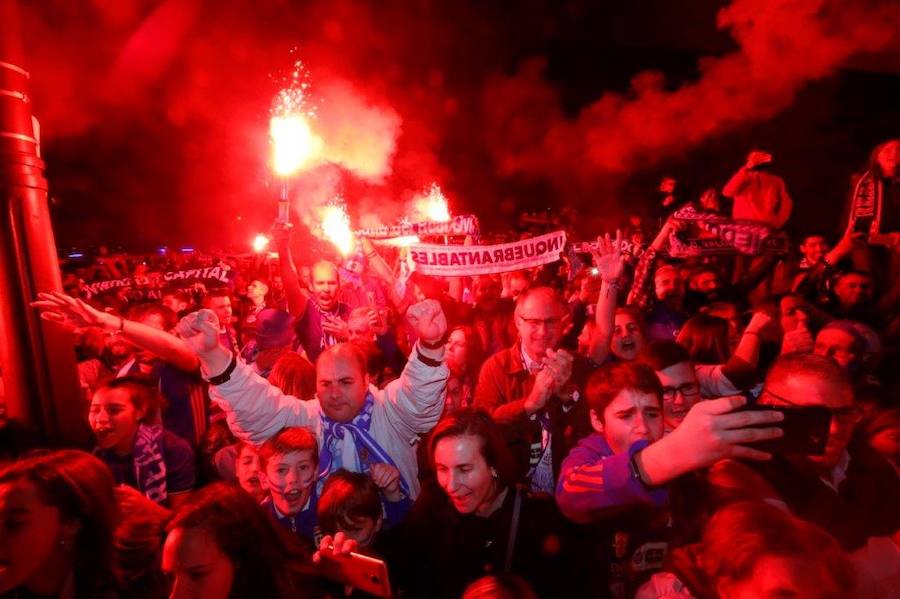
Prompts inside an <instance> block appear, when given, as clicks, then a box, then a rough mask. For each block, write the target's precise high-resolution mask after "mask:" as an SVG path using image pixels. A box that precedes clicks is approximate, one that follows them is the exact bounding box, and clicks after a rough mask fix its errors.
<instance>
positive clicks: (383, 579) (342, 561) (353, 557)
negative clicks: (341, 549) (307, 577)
mask: <svg viewBox="0 0 900 599" xmlns="http://www.w3.org/2000/svg"><path fill="white" fill-rule="evenodd" d="M319 571H320V572H321V573H322V574H323V575H324V576H325V577H326V578H330V579H331V580H335V581H337V582H340V583H342V584H344V585H347V586H351V587H353V588H355V589H359V590H360V591H363V592H366V593H369V594H370V595H374V596H376V597H390V596H391V583H390V579H389V578H388V570H387V564H385V563H384V561H382V560H380V559H375V558H373V557H369V556H368V555H362V554H360V553H350V554H349V555H344V556H340V557H330V556H328V555H325V554H323V556H322V560H321V561H320V562H319Z"/></svg>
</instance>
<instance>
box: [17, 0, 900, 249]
mask: <svg viewBox="0 0 900 599" xmlns="http://www.w3.org/2000/svg"><path fill="white" fill-rule="evenodd" d="M525 4H526V5H527V6H532V7H533V6H534V5H540V6H543V9H542V10H544V12H551V11H555V10H556V7H555V5H554V3H550V2H547V3H544V4H541V2H540V1H539V0H528V1H526V3H525ZM572 4H573V5H577V4H579V3H578V2H577V1H576V2H574V3H572ZM885 4H886V5H889V6H893V5H894V4H895V3H890V4H888V3H885ZM20 5H21V7H22V10H23V12H24V16H25V29H26V30H25V32H24V33H25V35H24V37H25V40H24V41H25V47H26V51H27V53H28V54H29V58H30V66H31V67H32V71H33V74H34V77H33V78H32V85H33V89H32V92H33V95H34V100H35V101H34V106H35V112H36V114H37V116H38V117H39V118H40V119H41V122H42V125H43V127H42V131H43V135H44V146H45V149H46V150H47V151H46V152H45V156H46V157H47V159H48V162H49V171H48V172H49V175H50V179H51V185H52V186H53V187H52V191H53V192H54V193H55V194H57V195H59V196H60V199H61V200H62V208H61V209H60V210H62V211H63V213H64V214H65V218H67V219H71V218H74V217H77V216H83V217H84V222H83V225H85V226H86V225H88V224H92V223H89V222H88V221H89V219H90V218H93V215H91V214H82V215H79V214H78V212H79V210H78V208H79V207H80V206H79V205H78V202H79V201H80V202H81V203H82V204H81V205H83V206H84V207H85V208H86V209H87V210H84V209H82V210H81V212H88V211H89V210H90V208H89V207H90V206H94V205H97V206H103V207H104V208H103V209H104V210H106V211H108V212H107V214H105V215H104V223H101V224H100V225H96V228H94V229H93V230H92V232H91V238H89V239H84V241H86V242H89V243H98V242H101V241H103V236H104V235H105V236H115V235H120V236H121V232H122V231H129V230H138V231H143V232H144V234H145V235H146V236H148V237H149V236H151V235H156V234H157V232H156V231H155V228H158V229H159V231H160V232H159V235H160V236H162V235H163V234H166V235H169V234H171V235H173V236H174V237H175V239H178V238H179V235H180V239H181V240H182V241H183V242H185V243H198V244H202V243H204V242H205V241H209V240H212V239H217V240H218V239H219V238H220V237H221V236H222V232H223V231H225V232H227V233H228V234H229V235H231V236H233V237H234V238H235V239H236V240H238V241H239V240H243V239H247V238H250V237H252V234H253V233H256V232H257V231H258V230H260V229H261V228H262V227H264V226H266V225H267V224H268V223H270V222H271V220H272V219H273V218H274V214H275V197H276V195H277V194H276V192H275V189H273V188H272V187H270V186H269V184H270V183H271V181H272V177H271V173H270V169H269V165H268V157H269V148H268V135H267V131H268V118H269V113H268V110H269V106H270V102H271V100H272V97H273V95H274V93H275V92H276V91H277V85H275V84H274V82H273V80H272V78H271V77H270V75H271V74H273V73H275V72H277V71H278V70H279V69H280V68H283V67H285V66H287V65H289V63H290V62H291V60H292V57H291V55H290V50H291V48H293V47H297V48H298V54H297V57H299V58H301V59H302V60H303V61H304V63H305V64H306V65H307V66H308V68H309V70H310V72H311V74H312V84H313V86H314V93H318V94H320V97H321V100H322V104H321V105H320V107H319V114H320V125H321V126H322V127H323V128H324V129H326V130H327V131H328V135H330V136H331V138H332V139H333V140H336V141H335V142H334V144H335V145H334V146H333V147H336V148H338V149H337V150H336V151H334V152H333V154H332V155H330V156H329V158H330V159H331V162H332V163H333V165H330V166H325V167H321V168H320V169H315V170H314V172H313V173H311V174H310V176H309V180H308V181H303V182H301V183H300V184H299V185H298V189H297V191H296V198H295V200H296V203H297V204H298V205H299V206H300V207H303V206H307V207H310V206H313V205H316V204H317V203H318V202H319V201H321V200H323V199H326V200H327V199H330V198H329V197H328V196H331V195H333V193H336V192H338V191H340V192H341V193H342V194H343V196H344V198H346V199H347V201H348V203H349V212H350V214H351V217H352V218H353V219H354V221H355V222H354V223H353V224H354V226H359V225H360V224H372V221H373V220H374V219H375V217H377V218H378V219H380V220H382V221H389V220H392V219H393V218H395V217H398V216H401V215H403V214H405V213H406V211H407V206H408V204H409V202H410V200H412V199H413V197H414V195H415V194H417V193H421V191H422V190H423V189H426V188H427V187H428V186H429V185H430V184H431V183H432V182H433V181H434V182H437V183H438V184H439V185H440V186H441V187H442V188H443V190H444V191H445V193H446V194H447V195H448V197H450V198H451V206H452V208H453V209H454V210H455V211H456V212H460V211H461V210H464V209H465V208H466V207H469V209H474V210H476V211H479V212H480V213H481V215H482V216H484V217H486V218H487V217H490V216H493V217H495V218H498V217H499V218H503V217H504V216H505V215H506V214H508V213H510V212H512V211H513V209H514V208H515V206H516V201H517V200H519V199H521V198H520V196H519V194H520V193H521V192H520V189H519V188H517V187H516V185H518V184H519V183H520V182H522V181H538V182H544V181H546V182H550V183H552V185H553V188H552V189H551V188H549V187H548V188H547V189H546V191H547V195H546V197H547V200H548V201H547V204H553V200H554V194H555V195H556V196H557V197H558V196H559V195H562V196H563V198H564V200H565V201H566V202H575V201H578V197H585V198H587V197H596V196H597V194H598V190H602V189H603V188H604V186H610V185H613V184H614V183H610V175H614V176H615V177H613V178H616V177H620V176H621V174H622V173H632V172H635V171H637V170H639V169H640V168H645V167H648V166H650V165H652V164H653V163H655V162H656V161H658V160H660V159H661V158H664V157H666V156H671V155H675V154H677V153H679V152H681V151H683V150H685V149H687V148H691V147H694V146H697V145H698V144H700V143H701V142H703V141H705V140H708V139H711V138H713V137H714V136H716V135H719V134H721V133H723V132H726V131H729V130H731V129H734V128H736V127H737V126H738V125H741V124H745V123H748V122H754V121H761V120H764V119H767V118H769V117H771V116H772V115H774V114H776V113H777V112H778V111H780V110H782V109H784V108H785V107H786V106H788V105H789V104H790V103H791V101H792V100H793V98H794V95H795V94H796V93H797V91H798V90H799V89H801V88H802V87H803V85H804V84H806V83H807V82H809V81H812V80H814V79H817V78H821V77H824V76H826V75H828V74H829V73H831V72H833V71H834V70H835V69H837V68H838V67H840V66H841V65H842V64H844V63H845V62H846V60H847V59H848V58H849V57H850V56H852V55H853V54H854V53H856V52H859V51H862V50H875V49H878V48H880V47H881V46H883V45H884V44H885V43H886V42H887V41H888V39H889V37H890V35H891V34H892V33H893V31H895V30H896V26H897V19H896V10H893V11H888V9H886V8H877V6H876V7H874V8H873V7H871V6H869V4H868V2H840V1H839V0H834V2H833V5H832V3H831V2H824V0H786V1H779V0H771V1H763V0H734V2H733V3H732V4H731V5H730V6H729V7H727V8H726V9H724V10H722V11H721V13H720V15H719V27H721V28H724V29H727V30H728V31H729V32H730V33H731V35H732V36H733V37H734V38H735V40H736V41H737V44H738V46H739V50H737V51H736V52H733V53H731V54H728V55H725V56H720V57H715V58H708V59H706V60H704V61H703V62H702V63H701V64H700V69H699V71H700V75H699V77H698V78H697V79H696V81H695V82H693V83H689V84H687V85H684V86H683V87H681V88H679V89H676V90H674V91H669V90H667V89H665V88H664V86H663V83H664V82H663V78H662V76H661V75H659V74H653V73H643V74H640V75H638V76H637V77H635V78H634V80H633V84H632V89H631V91H630V92H628V93H627V94H625V95H621V94H612V93H610V94H605V95H603V96H602V97H600V98H599V99H598V100H596V101H595V102H593V103H591V104H590V105H588V106H586V107H584V108H582V109H581V110H580V111H579V112H578V114H577V116H576V117H574V118H567V116H566V115H565V113H564V112H563V109H562V108H561V103H560V99H559V94H558V92H557V90H556V89H555V88H554V87H553V86H552V85H551V84H549V83H548V82H547V81H546V80H545V79H544V67H543V65H544V62H543V59H542V58H534V59H531V60H526V61H524V62H522V63H521V64H519V66H518V72H517V74H515V75H514V76H504V75H500V73H504V72H505V71H506V69H508V68H509V67H510V66H511V65H515V64H516V63H517V62H518V61H519V59H520V58H521V57H522V56H523V54H524V55H529V54H531V55H534V52H539V51H542V50H543V48H544V45H542V44H543V40H544V39H546V37H547V36H548V35H550V34H548V33H547V30H548V28H552V23H553V20H554V18H562V17H560V13H559V12H558V13H557V14H556V16H552V15H547V16H543V15H542V14H541V11H529V10H521V11H520V12H519V13H517V14H515V15H514V17H515V18H514V19H511V18H510V15H508V14H506V13H505V12H504V11H508V10H518V9H514V8H511V7H513V6H518V3H507V4H504V3H498V4H497V5H494V4H493V3H480V2H469V3H467V2H460V3H440V2H430V1H429V2H419V3H386V2H371V3H365V2H361V1H353V0H320V1H318V2H315V1H313V2H306V3H297V2H293V1H290V0H233V1H230V2H214V1H213V0H89V1H88V2H70V1H69V0H44V1H43V2H25V1H21V2H20ZM567 6H568V3H567ZM559 11H561V12H562V13H564V12H565V9H559ZM532 13H534V15H532ZM686 18H687V17H686ZM508 20H512V21H513V22H514V25H511V26H510V27H515V28H516V30H515V31H511V30H510V28H507V29H506V30H505V31H499V32H498V30H497V27H498V24H504V23H505V21H508ZM532 41H533V44H532V43H531V42H532ZM512 46H514V47H515V48H516V49H515V50H510V49H509V48H510V47H512ZM530 48H534V49H533V50H529V49H530ZM517 52H518V54H517ZM54 161H55V162H54ZM73 164H77V165H79V166H81V165H82V164H83V165H84V167H85V173H86V176H84V177H77V176H74V175H73V174H72V173H71V172H68V173H66V174H65V179H55V177H57V176H58V175H57V174H56V171H63V170H64V169H63V168H61V167H63V166H65V167H67V168H68V169H69V171H71V170H72V169H73V168H76V167H73V166H72V165H73ZM529 191H530V192H532V193H534V189H530V190H529ZM560 192H562V193H560ZM501 193H502V194H504V195H501ZM576 194H579V195H576ZM95 200H96V201H97V203H94V201H95ZM73 205H74V208H73ZM67 207H68V208H67ZM498 208H499V209H498ZM66 210H68V213H66ZM173 211H174V212H173ZM307 212H308V211H307ZM238 217H241V218H240V220H238ZM95 220H96V219H95ZM154 225H155V227H154ZM103 227H106V228H105V229H104V228H103ZM240 227H248V228H249V227H252V228H253V230H246V229H244V230H240ZM85 230H87V229H85V228H83V227H82V228H80V229H79V230H78V231H79V234H83V231H85ZM201 236H204V237H202V238H201ZM120 238H121V237H120ZM129 239H130V238H129ZM226 241H227V240H226ZM171 243H176V241H175V240H172V241H171Z"/></svg>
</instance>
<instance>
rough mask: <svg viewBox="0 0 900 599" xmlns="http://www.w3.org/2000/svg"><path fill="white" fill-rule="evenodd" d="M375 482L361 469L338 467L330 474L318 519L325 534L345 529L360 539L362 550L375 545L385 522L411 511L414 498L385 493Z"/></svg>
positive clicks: (348, 534) (323, 491)
mask: <svg viewBox="0 0 900 599" xmlns="http://www.w3.org/2000/svg"><path fill="white" fill-rule="evenodd" d="M382 493H384V490H381V491H379V488H378V485H377V484H376V483H375V481H374V480H373V479H372V478H370V477H369V476H366V475H365V474H362V473H360V472H350V471H348V470H344V469H341V470H338V471H336V472H335V473H334V474H332V475H331V476H329V477H328V480H326V481H325V485H324V487H323V488H322V496H321V499H320V500H319V507H318V520H319V526H320V528H321V530H322V534H326V535H332V536H333V535H335V534H337V533H338V532H343V533H344V535H346V536H347V537H348V538H350V539H353V540H355V541H356V542H357V544H358V546H359V548H360V549H362V550H365V549H368V548H372V546H373V544H375V542H376V540H377V537H378V533H379V532H380V531H381V528H382V525H383V524H384V523H385V521H387V527H391V526H395V525H397V524H398V523H400V522H401V521H402V520H403V519H404V518H405V517H406V514H407V513H408V512H409V508H410V507H411V506H412V501H411V500H410V499H409V497H406V496H405V495H403V494H400V495H398V496H395V497H394V499H395V500H392V498H391V497H387V496H385V501H384V502H382V497H381V495H382Z"/></svg>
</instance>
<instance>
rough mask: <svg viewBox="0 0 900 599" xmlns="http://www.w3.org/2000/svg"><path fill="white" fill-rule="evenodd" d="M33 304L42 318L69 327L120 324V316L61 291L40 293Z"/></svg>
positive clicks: (103, 326)
mask: <svg viewBox="0 0 900 599" xmlns="http://www.w3.org/2000/svg"><path fill="white" fill-rule="evenodd" d="M31 306H32V307H34V308H38V309H39V310H40V311H41V318H43V319H44V320H47V321H50V322H56V323H59V324H61V325H63V326H64V327H66V328H69V329H78V328H82V327H101V328H107V329H113V328H116V327H117V326H118V323H119V317H117V316H114V315H112V314H109V313H107V312H101V311H100V310H98V309H96V308H94V307H93V306H91V305H90V304H88V303H87V302H85V301H84V300H81V299H78V298H75V297H71V296H69V295H66V294H65V293H60V292H59V291H51V292H50V293H43V292H42V293H38V300H37V301H34V302H31Z"/></svg>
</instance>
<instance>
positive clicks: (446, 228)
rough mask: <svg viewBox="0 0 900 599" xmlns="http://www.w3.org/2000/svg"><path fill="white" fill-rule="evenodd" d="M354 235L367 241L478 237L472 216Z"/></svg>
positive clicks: (365, 230)
mask: <svg viewBox="0 0 900 599" xmlns="http://www.w3.org/2000/svg"><path fill="white" fill-rule="evenodd" d="M356 234H357V235H359V236H360V237H368V238H369V239H390V238H393V237H406V236H409V235H419V236H424V235H474V236H477V235H478V218H477V217H476V216H475V215H473V214H466V215H463V216H454V217H453V218H451V219H450V220H448V221H442V222H438V221H423V222H419V223H404V224H400V225H385V226H383V227H369V228H367V229H359V230H358V231H356Z"/></svg>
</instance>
